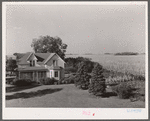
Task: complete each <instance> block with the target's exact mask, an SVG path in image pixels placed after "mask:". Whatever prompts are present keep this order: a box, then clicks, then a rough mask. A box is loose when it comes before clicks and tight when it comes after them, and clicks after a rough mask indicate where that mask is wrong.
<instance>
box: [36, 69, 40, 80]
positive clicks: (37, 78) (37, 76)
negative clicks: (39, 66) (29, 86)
mask: <svg viewBox="0 0 150 121" xmlns="http://www.w3.org/2000/svg"><path fill="white" fill-rule="evenodd" d="M36 78H37V79H36V81H38V80H39V79H38V71H37V72H36Z"/></svg>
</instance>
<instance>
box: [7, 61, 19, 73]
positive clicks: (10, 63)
mask: <svg viewBox="0 0 150 121" xmlns="http://www.w3.org/2000/svg"><path fill="white" fill-rule="evenodd" d="M15 68H17V63H16V60H14V59H12V58H9V59H7V60H6V71H11V72H14V69H15Z"/></svg>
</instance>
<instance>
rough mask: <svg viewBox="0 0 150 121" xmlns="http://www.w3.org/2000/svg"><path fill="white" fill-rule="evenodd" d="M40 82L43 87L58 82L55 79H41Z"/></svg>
mask: <svg viewBox="0 0 150 121" xmlns="http://www.w3.org/2000/svg"><path fill="white" fill-rule="evenodd" d="M39 82H40V84H43V85H52V84H54V82H58V80H56V79H55V78H49V77H47V78H41V79H39Z"/></svg>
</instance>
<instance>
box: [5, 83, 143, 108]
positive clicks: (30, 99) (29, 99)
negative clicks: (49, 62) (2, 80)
mask: <svg viewBox="0 0 150 121" xmlns="http://www.w3.org/2000/svg"><path fill="white" fill-rule="evenodd" d="M144 105H145V103H144V102H142V101H136V102H130V100H122V99H118V98H117V97H116V96H111V97H107V98H95V97H93V96H91V95H89V93H88V91H87V90H79V89H77V88H76V87H75V86H74V85H73V84H68V85H45V86H37V87H29V88H25V89H14V88H13V87H12V88H10V87H9V88H8V89H7V93H6V107H60V108H61V107H72V108H73V107H74V108H76V107H78V108H95V107H96V108H144Z"/></svg>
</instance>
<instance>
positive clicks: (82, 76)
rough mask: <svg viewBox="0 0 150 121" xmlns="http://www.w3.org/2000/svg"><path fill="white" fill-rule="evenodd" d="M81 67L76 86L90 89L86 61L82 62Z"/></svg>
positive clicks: (76, 77) (76, 78)
mask: <svg viewBox="0 0 150 121" xmlns="http://www.w3.org/2000/svg"><path fill="white" fill-rule="evenodd" d="M79 67H80V68H79V69H78V71H77V75H76V76H75V79H74V80H75V86H77V87H80V88H81V89H88V86H89V79H90V76H89V75H88V73H87V72H88V69H87V66H86V63H84V62H81V63H80V66H79Z"/></svg>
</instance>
